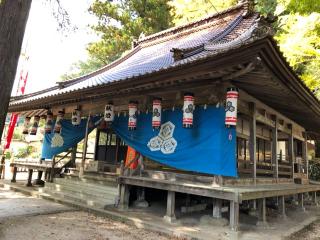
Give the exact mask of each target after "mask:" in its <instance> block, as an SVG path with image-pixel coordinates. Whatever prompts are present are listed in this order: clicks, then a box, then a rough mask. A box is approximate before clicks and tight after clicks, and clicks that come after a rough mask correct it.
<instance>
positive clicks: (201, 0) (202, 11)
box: [171, 0, 237, 25]
mask: <svg viewBox="0 0 320 240" xmlns="http://www.w3.org/2000/svg"><path fill="white" fill-rule="evenodd" d="M236 3H237V0H226V1H217V0H197V1H192V0H175V1H173V2H172V3H171V4H172V6H173V7H174V9H175V18H174V23H175V25H181V24H185V23H188V22H190V21H193V20H196V19H200V18H203V17H205V16H206V15H209V14H213V13H216V12H218V11H221V10H224V9H226V8H229V7H231V6H232V5H235V4H236Z"/></svg>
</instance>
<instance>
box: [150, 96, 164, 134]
mask: <svg viewBox="0 0 320 240" xmlns="http://www.w3.org/2000/svg"><path fill="white" fill-rule="evenodd" d="M161 102H162V99H161V98H156V99H154V100H153V102H152V128H153V129H159V128H160V126H161V108H162V107H161Z"/></svg>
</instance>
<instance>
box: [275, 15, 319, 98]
mask: <svg viewBox="0 0 320 240" xmlns="http://www.w3.org/2000/svg"><path fill="white" fill-rule="evenodd" d="M279 22H280V26H281V29H280V30H279V31H278V33H277V35H276V37H275V39H276V40H277V42H278V44H279V46H280V49H281V51H282V52H283V54H284V56H285V57H286V59H287V61H288V62H289V64H290V66H291V67H293V69H294V70H295V71H296V72H297V73H298V74H299V75H300V77H301V78H302V79H303V80H304V82H305V84H306V85H307V86H308V87H309V88H310V89H311V90H313V91H315V92H316V94H319V92H318V88H319V87H320V82H319V81H320V79H319V76H320V70H319V69H320V50H319V49H320V34H319V33H320V31H319V29H320V14H319V13H311V14H310V15H306V16H301V15H299V14H298V13H293V14H288V15H285V16H282V17H280V18H279Z"/></svg>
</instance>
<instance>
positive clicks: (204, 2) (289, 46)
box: [63, 0, 320, 98]
mask: <svg viewBox="0 0 320 240" xmlns="http://www.w3.org/2000/svg"><path fill="white" fill-rule="evenodd" d="M236 3H237V0H226V1H219V0H199V1H192V0H173V1H170V0H144V1H141V0H129V1H126V0H121V1H114V2H113V1H101V0H96V1H95V2H94V3H93V5H92V6H91V8H90V9H89V11H90V12H91V13H92V14H94V15H95V16H97V18H98V23H97V24H96V25H94V26H92V28H93V29H94V31H96V32H97V33H98V34H99V36H100V37H101V40H100V41H98V42H95V43H91V44H90V45H89V46H88V52H89V56H90V58H89V60H88V61H87V62H79V63H77V64H75V65H74V66H73V74H66V75H65V76H64V77H63V78H64V79H68V78H72V77H76V76H79V75H82V74H86V73H88V72H91V71H93V70H95V69H97V68H99V67H101V66H103V65H105V64H108V63H109V62H111V61H113V60H115V59H117V58H118V57H119V56H121V54H123V53H124V52H125V51H127V50H128V49H130V48H131V43H132V41H133V40H134V39H138V38H139V36H140V35H141V34H145V35H149V34H152V33H155V32H158V31H161V30H164V29H167V28H169V27H171V26H174V25H175V26H177V25H181V24H184V23H187V22H190V21H192V20H195V19H198V18H202V17H204V16H205V15H208V14H212V13H216V12H218V11H221V10H223V9H226V8H228V7H230V6H232V5H235V4H236ZM255 8H256V10H257V11H258V12H260V14H261V15H262V16H265V17H270V16H272V17H274V18H275V19H276V21H275V26H274V27H275V30H276V35H275V40H276V41H277V43H278V45H279V47H280V50H281V51H282V52H283V54H284V56H285V57H286V58H287V61H288V62H289V64H290V66H291V67H292V68H293V69H294V70H295V71H296V72H297V74H298V75H299V76H300V77H301V78H302V79H303V80H304V82H305V83H306V85H307V86H308V87H309V88H310V89H311V90H313V91H314V92H315V93H316V94H317V95H318V97H319V98H320V90H319V89H320V82H319V81H320V80H319V76H320V48H319V45H320V0H304V1H300V0H255Z"/></svg>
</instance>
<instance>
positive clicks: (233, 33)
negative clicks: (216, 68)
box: [10, 4, 258, 106]
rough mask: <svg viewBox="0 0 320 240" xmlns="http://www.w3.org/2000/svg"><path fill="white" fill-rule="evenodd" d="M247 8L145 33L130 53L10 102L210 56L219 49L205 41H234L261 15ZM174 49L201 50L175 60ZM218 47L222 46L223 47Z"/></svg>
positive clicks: (83, 87)
mask: <svg viewBox="0 0 320 240" xmlns="http://www.w3.org/2000/svg"><path fill="white" fill-rule="evenodd" d="M245 12H246V9H245V8H244V7H243V5H241V4H240V5H238V6H236V7H233V8H231V9H228V10H226V11H224V12H221V13H219V14H215V15H212V16H210V17H207V18H204V19H201V20H199V21H196V22H192V23H190V24H187V25H183V26H181V27H176V28H172V29H169V30H166V31H163V32H160V33H157V34H153V35H151V36H148V37H145V38H144V39H142V40H140V41H139V42H138V45H137V46H136V47H135V48H134V49H132V50H131V51H130V52H129V53H128V54H126V55H125V56H123V57H121V58H120V59H118V60H116V61H115V62H113V63H111V64H109V65H107V66H106V67H104V68H102V69H100V70H98V71H97V72H94V73H92V74H89V75H87V76H84V77H80V78H77V79H74V80H71V81H67V82H64V83H62V84H63V85H60V86H58V85H57V86H55V87H52V88H50V89H45V90H43V91H40V92H38V93H33V94H28V95H25V96H20V97H13V98H12V99H11V102H10V105H11V106H14V105H20V104H24V103H27V102H32V101H34V100H39V99H43V98H47V97H51V96H56V95H61V94H66V93H70V92H74V91H78V90H81V89H86V88H90V87H96V86H99V85H106V84H109V83H114V82H117V81H121V80H125V79H130V78H134V77H139V76H142V75H145V74H150V73H154V72H158V71H164V70H166V69H168V68H173V67H176V66H178V65H182V64H185V63H188V62H190V61H196V60H198V59H201V58H204V57H206V56H210V55H212V54H215V53H216V51H215V50H214V49H212V47H211V48H210V47H208V48H207V49H206V48H205V46H206V45H210V46H212V44H213V45H214V44H222V45H223V44H225V43H228V42H232V41H234V40H235V39H237V38H239V37H240V36H242V35H243V34H244V33H245V32H247V31H248V30H249V29H250V28H251V27H252V26H253V25H254V24H255V21H256V19H257V18H258V16H257V15H256V14H252V15H251V16H250V15H249V16H245V17H244V14H245ZM222 45H221V46H222ZM225 46H228V45H225ZM172 49H180V50H181V51H182V52H183V51H185V50H186V49H198V50H197V51H196V52H194V53H193V52H192V53H191V54H188V55H186V57H184V58H182V59H181V60H178V61H175V60H174V58H173V52H172ZM217 49H220V50H221V48H217ZM225 50H226V49H225Z"/></svg>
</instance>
